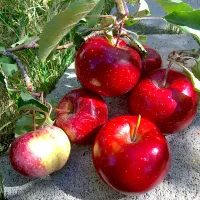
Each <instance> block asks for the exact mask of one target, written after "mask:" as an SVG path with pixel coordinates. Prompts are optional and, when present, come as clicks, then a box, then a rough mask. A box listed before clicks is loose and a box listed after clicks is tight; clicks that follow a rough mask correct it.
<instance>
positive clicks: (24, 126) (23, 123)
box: [14, 113, 54, 138]
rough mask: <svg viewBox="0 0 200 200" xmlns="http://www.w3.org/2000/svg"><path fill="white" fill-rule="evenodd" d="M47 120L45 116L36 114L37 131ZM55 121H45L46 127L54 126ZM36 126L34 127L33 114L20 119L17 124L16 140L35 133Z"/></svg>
mask: <svg viewBox="0 0 200 200" xmlns="http://www.w3.org/2000/svg"><path fill="white" fill-rule="evenodd" d="M44 119H45V115H44V114H41V113H36V116H35V125H36V129H38V128H39V127H40V126H41V125H42V124H43V121H44ZM53 123H54V122H53V121H52V120H51V119H50V118H48V120H46V121H45V124H44V125H45V126H49V125H53ZM33 130H34V126H33V116H32V114H29V115H26V116H23V117H22V118H20V119H18V120H17V122H16V124H15V130H14V132H15V138H17V137H19V136H20V135H22V134H24V133H27V132H30V131H33Z"/></svg>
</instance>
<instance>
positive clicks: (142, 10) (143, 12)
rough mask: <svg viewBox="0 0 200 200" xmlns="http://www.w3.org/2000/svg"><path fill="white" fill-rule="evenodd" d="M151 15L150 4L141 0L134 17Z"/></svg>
mask: <svg viewBox="0 0 200 200" xmlns="http://www.w3.org/2000/svg"><path fill="white" fill-rule="evenodd" d="M149 15H151V12H150V10H149V6H148V4H147V2H146V1H145V0H140V1H139V9H138V11H137V13H136V14H135V15H134V17H145V16H149Z"/></svg>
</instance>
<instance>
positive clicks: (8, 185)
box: [0, 35, 200, 200]
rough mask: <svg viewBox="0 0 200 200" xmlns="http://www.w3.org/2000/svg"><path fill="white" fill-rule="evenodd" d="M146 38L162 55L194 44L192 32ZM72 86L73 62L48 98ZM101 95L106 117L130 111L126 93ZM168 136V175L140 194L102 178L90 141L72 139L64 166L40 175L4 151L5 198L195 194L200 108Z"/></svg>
mask: <svg viewBox="0 0 200 200" xmlns="http://www.w3.org/2000/svg"><path fill="white" fill-rule="evenodd" d="M148 44H149V45H151V46H153V47H155V48H157V49H158V51H159V52H160V53H161V55H162V57H163V59H165V58H166V57H167V55H168V54H169V53H170V52H171V51H173V50H175V49H192V48H198V44H197V43H196V42H195V41H194V40H193V39H192V37H191V36H190V35H149V36H148ZM164 63H165V62H164ZM164 65H165V64H164ZM76 87H80V85H79V83H78V81H77V79H76V75H75V72H74V69H73V67H71V68H69V69H67V70H66V72H65V73H64V74H63V76H62V77H61V79H60V81H59V82H58V84H57V85H56V88H55V90H54V91H53V92H52V93H51V94H50V95H48V98H53V99H55V100H56V101H58V100H59V99H60V98H61V97H62V96H64V94H65V93H66V92H68V91H69V90H71V89H73V88H76ZM105 99H106V101H107V103H108V106H109V112H110V114H109V117H110V118H111V117H114V116H118V115H122V114H127V113H128V111H127V100H126V95H124V96H122V97H118V98H105ZM167 140H168V141H169V144H170V149H171V153H172V162H171V167H170V171H169V173H168V176H167V178H166V179H165V180H164V181H163V182H162V183H161V184H159V185H158V186H157V187H156V188H155V189H153V190H152V191H150V192H148V193H146V194H144V195H141V196H124V195H122V194H119V193H117V192H115V191H113V190H112V189H110V188H109V187H108V186H106V185H105V184H103V183H102V181H101V180H100V179H99V177H98V176H97V174H96V172H95V169H94V167H93V163H92V156H91V151H92V147H91V146H81V145H79V146H78V145H72V151H71V155H70V159H69V161H68V163H67V164H66V165H65V166H64V168H63V169H61V170H60V171H58V172H56V173H53V174H52V175H50V176H48V177H45V178H43V179H34V180H32V179H27V178H24V177H22V176H21V175H19V174H18V173H16V172H15V171H14V170H13V169H12V168H11V166H10V163H9V160H8V157H7V156H3V157H0V167H1V168H2V171H3V176H4V184H5V192H6V195H7V197H8V199H9V200H78V199H81V200H118V199H119V200H199V199H200V167H199V166H200V109H199V110H198V113H197V115H196V117H195V119H194V121H193V123H192V124H191V125H190V126H189V127H188V128H187V129H185V130H184V131H182V132H180V133H178V134H176V135H173V136H168V137H167Z"/></svg>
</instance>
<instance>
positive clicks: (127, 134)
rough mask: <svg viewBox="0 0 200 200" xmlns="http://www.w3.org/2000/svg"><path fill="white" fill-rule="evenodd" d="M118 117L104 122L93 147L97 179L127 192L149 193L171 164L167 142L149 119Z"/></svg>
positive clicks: (122, 191) (163, 176) (130, 193)
mask: <svg viewBox="0 0 200 200" xmlns="http://www.w3.org/2000/svg"><path fill="white" fill-rule="evenodd" d="M137 120H138V117H135V116H120V117H117V118H114V119H112V120H110V121H108V122H107V123H106V125H104V126H103V127H102V128H101V130H100V131H99V133H98V134H97V137H96V139H95V142H94V146H93V163H94V166H95V169H96V171H97V173H98V175H99V176H100V178H101V179H102V180H103V181H104V182H105V183H106V184H107V185H109V186H110V187H111V188H113V189H115V190H117V191H119V192H121V193H124V194H128V195H133V194H141V193H144V192H148V191H149V190H151V189H152V188H154V187H155V186H157V185H158V184H159V183H160V182H161V181H162V180H163V179H164V178H165V176H166V174H167V172H168V169H169V166H170V152H169V147H168V143H167V141H166V139H165V137H164V136H163V134H162V133H161V132H160V130H159V129H158V128H157V127H156V125H154V124H153V123H152V122H150V121H148V120H146V119H143V118H142V119H141V122H140V125H139V128H138V130H137V134H136V138H135V141H133V140H132V138H133V137H132V135H134V134H133V133H134V131H135V127H136V124H137Z"/></svg>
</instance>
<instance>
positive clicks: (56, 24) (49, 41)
mask: <svg viewBox="0 0 200 200" xmlns="http://www.w3.org/2000/svg"><path fill="white" fill-rule="evenodd" d="M98 2H99V0H77V1H73V2H72V3H71V4H70V5H69V6H68V7H67V8H66V10H65V11H64V12H61V13H59V14H57V15H56V16H54V17H53V19H52V20H50V21H49V22H48V23H47V24H46V26H45V27H44V30H43V32H42V34H41V36H40V40H39V46H40V48H39V57H40V59H41V60H42V61H45V60H46V59H47V57H48V56H49V55H50V53H51V52H52V51H53V50H54V49H55V48H56V46H57V45H58V43H59V42H60V41H61V40H62V38H63V37H64V36H65V35H66V34H67V33H68V32H69V31H70V30H71V29H72V28H73V27H74V26H75V25H76V24H77V23H78V22H79V21H80V20H81V19H82V18H84V17H85V16H86V15H87V14H88V13H89V12H90V11H91V10H92V9H93V8H94V7H95V6H96V4H97V3H98Z"/></svg>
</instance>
